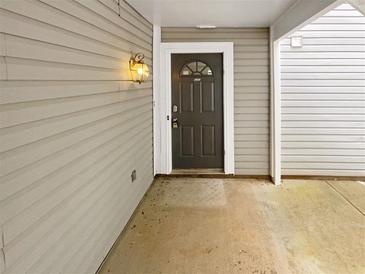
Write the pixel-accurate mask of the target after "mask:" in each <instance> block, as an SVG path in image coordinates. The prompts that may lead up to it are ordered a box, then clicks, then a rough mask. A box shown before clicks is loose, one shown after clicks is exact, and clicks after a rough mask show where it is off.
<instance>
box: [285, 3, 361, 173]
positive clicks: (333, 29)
mask: <svg viewBox="0 0 365 274" xmlns="http://www.w3.org/2000/svg"><path fill="white" fill-rule="evenodd" d="M293 35H294V36H297V35H302V36H303V47H302V48H291V47H290V39H285V40H284V41H283V42H282V44H281V63H282V66H281V72H282V133H283V135H282V168H283V174H284V175H324V176H327V175H337V176H365V16H363V15H362V14H361V13H360V12H358V11H356V10H355V9H354V8H352V7H351V6H350V5H347V4H345V5H341V6H339V7H338V8H336V9H334V10H333V11H330V12H329V13H327V14H325V15H324V16H322V17H320V18H318V19H317V20H315V21H314V22H313V23H311V24H309V25H307V26H305V27H304V28H302V29H301V30H299V31H298V32H297V33H295V34H293Z"/></svg>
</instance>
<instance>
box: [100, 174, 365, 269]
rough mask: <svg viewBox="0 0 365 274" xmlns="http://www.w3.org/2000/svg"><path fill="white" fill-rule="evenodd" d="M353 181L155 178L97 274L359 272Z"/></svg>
mask: <svg viewBox="0 0 365 274" xmlns="http://www.w3.org/2000/svg"><path fill="white" fill-rule="evenodd" d="M359 185H360V186H358V185H354V184H353V183H349V184H346V182H343V183H340V184H338V185H337V189H334V188H333V185H331V184H330V183H328V182H327V181H303V180H290V181H289V180H288V181H286V182H284V184H283V185H282V186H279V187H277V186H274V185H272V184H271V183H269V182H267V181H264V180H238V179H202V178H195V179H192V178H173V179H158V180H156V181H155V182H154V184H153V185H152V187H151V189H150V190H149V191H148V193H147V194H146V196H145V198H144V200H143V201H142V203H141V204H140V206H139V207H138V209H137V210H136V212H135V214H134V216H133V217H132V219H131V221H130V223H129V225H128V226H127V227H126V229H125V231H124V232H123V233H122V234H121V236H120V238H119V240H118V241H117V243H116V244H115V247H114V248H113V250H112V251H111V253H110V255H109V257H108V258H107V260H106V262H105V264H104V265H103V267H102V268H101V270H100V273H103V274H104V273H128V274H145V273H146V274H147V273H148V274H149V273H151V274H152V273H154V274H155V273H163V274H165V273H166V274H173V273H176V274H185V273H186V274H193V273H202V274H203V273H207V274H213V273H217V274H218V273H219V274H225V273H227V274H228V273H258V274H261V273H265V274H267V273H269V274H274V273H280V274H281V273H341V274H342V273H346V274H360V273H361V274H363V273H365V217H364V215H363V214H361V212H359V211H358V209H356V208H354V206H353V205H352V204H351V203H349V200H351V199H352V198H354V199H355V200H356V201H357V202H356V203H357V204H359V205H361V200H363V199H365V186H364V185H361V184H359ZM351 189H356V192H357V194H356V195H355V194H353V191H352V190H351ZM342 193H345V194H342ZM350 194H351V195H350ZM343 195H347V196H346V197H347V199H344V197H343ZM353 195H355V196H353ZM359 200H360V202H359Z"/></svg>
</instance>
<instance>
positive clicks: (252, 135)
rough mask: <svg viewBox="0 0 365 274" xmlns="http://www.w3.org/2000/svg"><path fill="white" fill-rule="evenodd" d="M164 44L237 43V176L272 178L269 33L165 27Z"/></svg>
mask: <svg viewBox="0 0 365 274" xmlns="http://www.w3.org/2000/svg"><path fill="white" fill-rule="evenodd" d="M161 33H162V34H161V35H162V42H233V43H234V72H235V75H234V82H235V87H234V100H235V106H234V115H235V129H234V131H235V167H236V171H235V173H236V174H242V175H269V161H270V160H269V47H268V44H269V30H268V29H267V28H222V29H214V30H199V29H195V28H162V31H161Z"/></svg>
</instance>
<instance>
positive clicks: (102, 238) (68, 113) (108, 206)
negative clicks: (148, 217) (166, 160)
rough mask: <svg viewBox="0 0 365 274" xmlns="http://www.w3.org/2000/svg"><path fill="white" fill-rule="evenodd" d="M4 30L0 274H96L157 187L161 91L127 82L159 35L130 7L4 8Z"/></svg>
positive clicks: (0, 22) (0, 14) (107, 1)
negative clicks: (134, 58) (155, 118)
mask: <svg viewBox="0 0 365 274" xmlns="http://www.w3.org/2000/svg"><path fill="white" fill-rule="evenodd" d="M119 15H120V16H119ZM0 28H1V29H0V78H1V80H3V81H1V89H0V100H1V102H0V103H1V105H0V157H1V170H0V171H1V174H0V229H1V237H0V272H1V273H25V272H27V273H56V272H57V273H94V272H95V271H96V270H97V268H98V266H99V265H100V263H101V262H102V260H103V258H104V257H105V255H106V253H107V252H108V250H109V248H110V247H111V245H112V244H113V242H114V241H115V240H116V238H117V236H118V235H119V233H120V232H121V230H122V228H123V227H124V225H125V224H126V222H127V221H128V219H129V217H130V216H131V214H132V212H133V210H134V209H135V207H136V206H137V204H138V202H139V201H140V199H141V197H142V196H143V194H144V192H145V191H146V189H147V188H148V186H149V185H150V183H151V182H152V180H153V168H152V82H151V81H148V82H146V83H144V84H142V85H138V84H133V83H131V82H129V81H127V80H128V79H129V75H128V60H129V58H130V56H131V53H132V52H134V53H135V52H137V51H140V52H143V53H144V54H145V56H146V61H147V63H148V64H149V65H151V59H152V26H151V25H150V24H149V23H148V22H146V21H145V20H144V19H143V18H141V17H140V16H139V15H138V14H137V13H136V12H135V11H134V10H133V9H131V8H130V7H129V6H128V5H127V4H126V3H125V2H123V1H120V6H118V4H117V2H116V1H113V0H102V1H85V0H63V1H59V0H47V1H37V0H27V1H26V0H18V1H13V0H3V1H1V3H0ZM133 169H136V171H137V180H136V181H135V182H133V183H131V178H130V174H131V172H132V170H133Z"/></svg>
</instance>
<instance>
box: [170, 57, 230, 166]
mask: <svg viewBox="0 0 365 274" xmlns="http://www.w3.org/2000/svg"><path fill="white" fill-rule="evenodd" d="M171 66H172V67H171V71H172V104H171V106H172V121H171V122H172V154H173V155H172V164H173V168H223V56H222V54H216V53H212V54H173V55H172V57H171Z"/></svg>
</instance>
